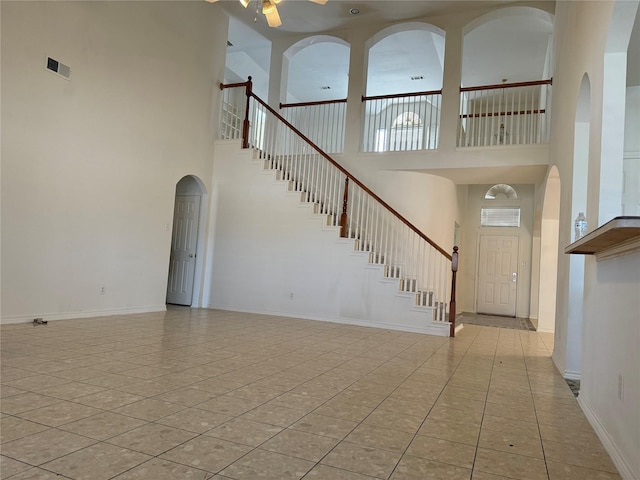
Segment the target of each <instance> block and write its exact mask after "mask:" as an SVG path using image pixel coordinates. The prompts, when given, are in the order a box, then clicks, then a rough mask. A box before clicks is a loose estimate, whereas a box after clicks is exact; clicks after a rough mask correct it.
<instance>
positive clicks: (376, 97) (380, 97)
mask: <svg viewBox="0 0 640 480" xmlns="http://www.w3.org/2000/svg"><path fill="white" fill-rule="evenodd" d="M429 95H442V89H440V90H429V91H425V92H408V93H391V94H388V95H374V96H371V97H367V96H366V95H363V96H362V101H363V102H366V101H367V100H390V99H392V98H405V97H423V96H429Z"/></svg>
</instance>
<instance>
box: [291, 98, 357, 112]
mask: <svg viewBox="0 0 640 480" xmlns="http://www.w3.org/2000/svg"><path fill="white" fill-rule="evenodd" d="M334 103H347V99H346V98H339V99H337V100H317V101H315V102H298V103H280V110H282V109H283V108H295V107H315V106H318V105H332V104H334Z"/></svg>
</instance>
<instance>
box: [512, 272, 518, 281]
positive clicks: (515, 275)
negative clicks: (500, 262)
mask: <svg viewBox="0 0 640 480" xmlns="http://www.w3.org/2000/svg"><path fill="white" fill-rule="evenodd" d="M513 281H514V282H517V281H518V274H517V273H516V272H513Z"/></svg>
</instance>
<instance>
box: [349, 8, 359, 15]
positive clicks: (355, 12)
mask: <svg viewBox="0 0 640 480" xmlns="http://www.w3.org/2000/svg"><path fill="white" fill-rule="evenodd" d="M349 13H350V14H351V15H358V14H359V13H360V10H359V9H358V8H352V9H350V10H349Z"/></svg>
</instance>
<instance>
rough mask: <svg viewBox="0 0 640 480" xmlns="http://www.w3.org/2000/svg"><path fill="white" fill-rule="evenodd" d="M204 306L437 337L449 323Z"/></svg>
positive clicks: (446, 330) (445, 330)
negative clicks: (418, 325)
mask: <svg viewBox="0 0 640 480" xmlns="http://www.w3.org/2000/svg"><path fill="white" fill-rule="evenodd" d="M204 308H210V309H214V310H228V311H230V312H241V313H255V314H258V315H271V316H277V317H287V318H301V319H303V320H316V321H319V322H331V323H340V324H343V325H357V326H359V327H372V328H382V329H385V330H397V331H400V332H409V333H424V334H426V335H435V336H439V337H448V336H449V325H450V324H449V322H428V323H430V324H432V326H431V327H425V328H416V327H405V326H402V325H394V324H392V323H382V322H368V321H366V320H356V319H351V318H342V317H330V316H324V315H306V314H302V313H288V312H275V311H269V310H264V309H261V308H246V307H237V306H232V305H220V304H215V303H214V304H211V305H207V306H206V307H204Z"/></svg>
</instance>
